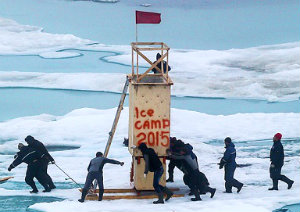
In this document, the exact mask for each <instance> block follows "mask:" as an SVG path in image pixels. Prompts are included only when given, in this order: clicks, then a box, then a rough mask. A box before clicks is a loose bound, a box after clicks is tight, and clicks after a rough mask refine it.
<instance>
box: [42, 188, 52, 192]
mask: <svg viewBox="0 0 300 212" xmlns="http://www.w3.org/2000/svg"><path fill="white" fill-rule="evenodd" d="M50 191H51V189H50V188H46V189H45V190H43V192H50Z"/></svg>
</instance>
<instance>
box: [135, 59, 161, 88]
mask: <svg viewBox="0 0 300 212" xmlns="http://www.w3.org/2000/svg"><path fill="white" fill-rule="evenodd" d="M165 57H166V55H163V56H162V57H161V58H159V59H158V60H157V61H156V62H155V63H154V64H153V65H152V66H151V67H150V68H148V70H147V71H146V72H145V73H143V74H142V75H141V76H140V77H138V78H137V80H136V81H137V82H139V81H140V80H141V79H143V78H144V77H145V76H146V75H147V74H148V73H149V72H150V71H151V70H152V69H153V67H154V66H156V65H157V64H158V63H159V62H161V61H162V60H163V59H164V58H165Z"/></svg>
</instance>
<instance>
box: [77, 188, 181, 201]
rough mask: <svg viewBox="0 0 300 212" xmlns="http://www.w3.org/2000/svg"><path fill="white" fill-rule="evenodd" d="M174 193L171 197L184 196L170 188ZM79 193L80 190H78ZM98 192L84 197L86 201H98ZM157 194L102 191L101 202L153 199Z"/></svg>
mask: <svg viewBox="0 0 300 212" xmlns="http://www.w3.org/2000/svg"><path fill="white" fill-rule="evenodd" d="M170 190H172V191H173V192H174V195H173V196H172V197H183V196H184V194H183V193H180V192H179V189H178V188H171V189H170ZM80 191H81V189H80ZM98 192H99V190H98V189H96V190H94V191H93V193H90V194H89V195H87V196H86V198H85V199H86V200H98ZM155 198H157V194H156V193H155V192H153V191H137V190H135V189H104V195H103V200H118V199H155Z"/></svg>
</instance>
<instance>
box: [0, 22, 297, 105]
mask: <svg viewBox="0 0 300 212" xmlns="http://www.w3.org/2000/svg"><path fill="white" fill-rule="evenodd" d="M64 49H73V51H72V52H69V51H61V50H64ZM74 49H75V50H76V49H77V50H86V51H102V52H108V51H110V52H114V53H117V55H113V56H107V57H104V58H102V59H103V61H105V62H110V63H118V64H120V65H127V66H128V65H129V66H130V65H131V49H130V46H129V45H104V44H95V42H93V41H90V40H86V39H81V38H78V37H75V36H74V35H69V34H50V33H46V32H43V30H42V29H41V28H39V27H34V26H28V25H21V24H18V23H16V22H15V21H13V20H9V19H4V18H1V17H0V54H1V55H38V56H40V57H42V58H47V59H50V58H55V59H58V58H69V57H78V56H82V54H81V53H77V52H74ZM108 54H110V53H108ZM146 55H147V56H148V57H149V58H155V53H147V54H146ZM299 58H300V43H299V42H293V43H286V44H277V45H269V46H258V47H252V48H246V49H228V50H191V49H189V50H187V49H171V50H170V57H169V64H170V65H171V68H172V71H171V72H170V76H171V78H172V80H173V81H174V83H175V84H176V86H173V87H172V94H173V95H178V96H198V97H199V96H200V97H225V98H255V99H266V100H268V101H289V100H297V99H299V97H300V60H299ZM139 64H140V65H144V66H148V64H146V62H143V61H142V60H140V62H139ZM42 71H43V70H41V71H40V72H39V73H31V72H30V70H28V72H29V73H23V72H14V70H0V87H6V86H9V87H18V86H21V87H40V88H58V89H76V90H95V91H111V92H121V90H122V85H123V83H124V80H125V77H124V73H120V74H110V75H109V74H106V75H103V74H102V73H99V74H97V75H95V74H85V76H84V74H82V75H76V74H75V75H73V74H64V75H62V74H57V75H55V74H45V73H41V72H42ZM83 72H84V70H83ZM102 72H103V70H102ZM105 72H106V73H107V70H105ZM129 72H131V70H130V68H128V73H129ZM108 75H109V76H108ZM37 76H39V77H37ZM6 78H7V79H6ZM81 78H83V80H82V81H81V80H80V79H81ZM122 78H123V79H122ZM63 79H66V80H63ZM103 79H105V80H103ZM121 79H122V80H121ZM90 82H92V83H90ZM112 85H117V86H112Z"/></svg>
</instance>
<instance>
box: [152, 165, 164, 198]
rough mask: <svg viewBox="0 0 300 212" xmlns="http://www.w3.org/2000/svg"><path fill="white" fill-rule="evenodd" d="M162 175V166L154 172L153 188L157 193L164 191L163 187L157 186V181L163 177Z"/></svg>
mask: <svg viewBox="0 0 300 212" xmlns="http://www.w3.org/2000/svg"><path fill="white" fill-rule="evenodd" d="M163 173H164V168H163V167H162V166H161V167H160V168H159V169H158V170H156V171H155V172H154V177H153V188H154V190H155V191H156V192H157V193H161V192H162V191H163V190H164V187H163V186H162V185H160V184H159V180H160V178H161V176H162V175H163Z"/></svg>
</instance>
